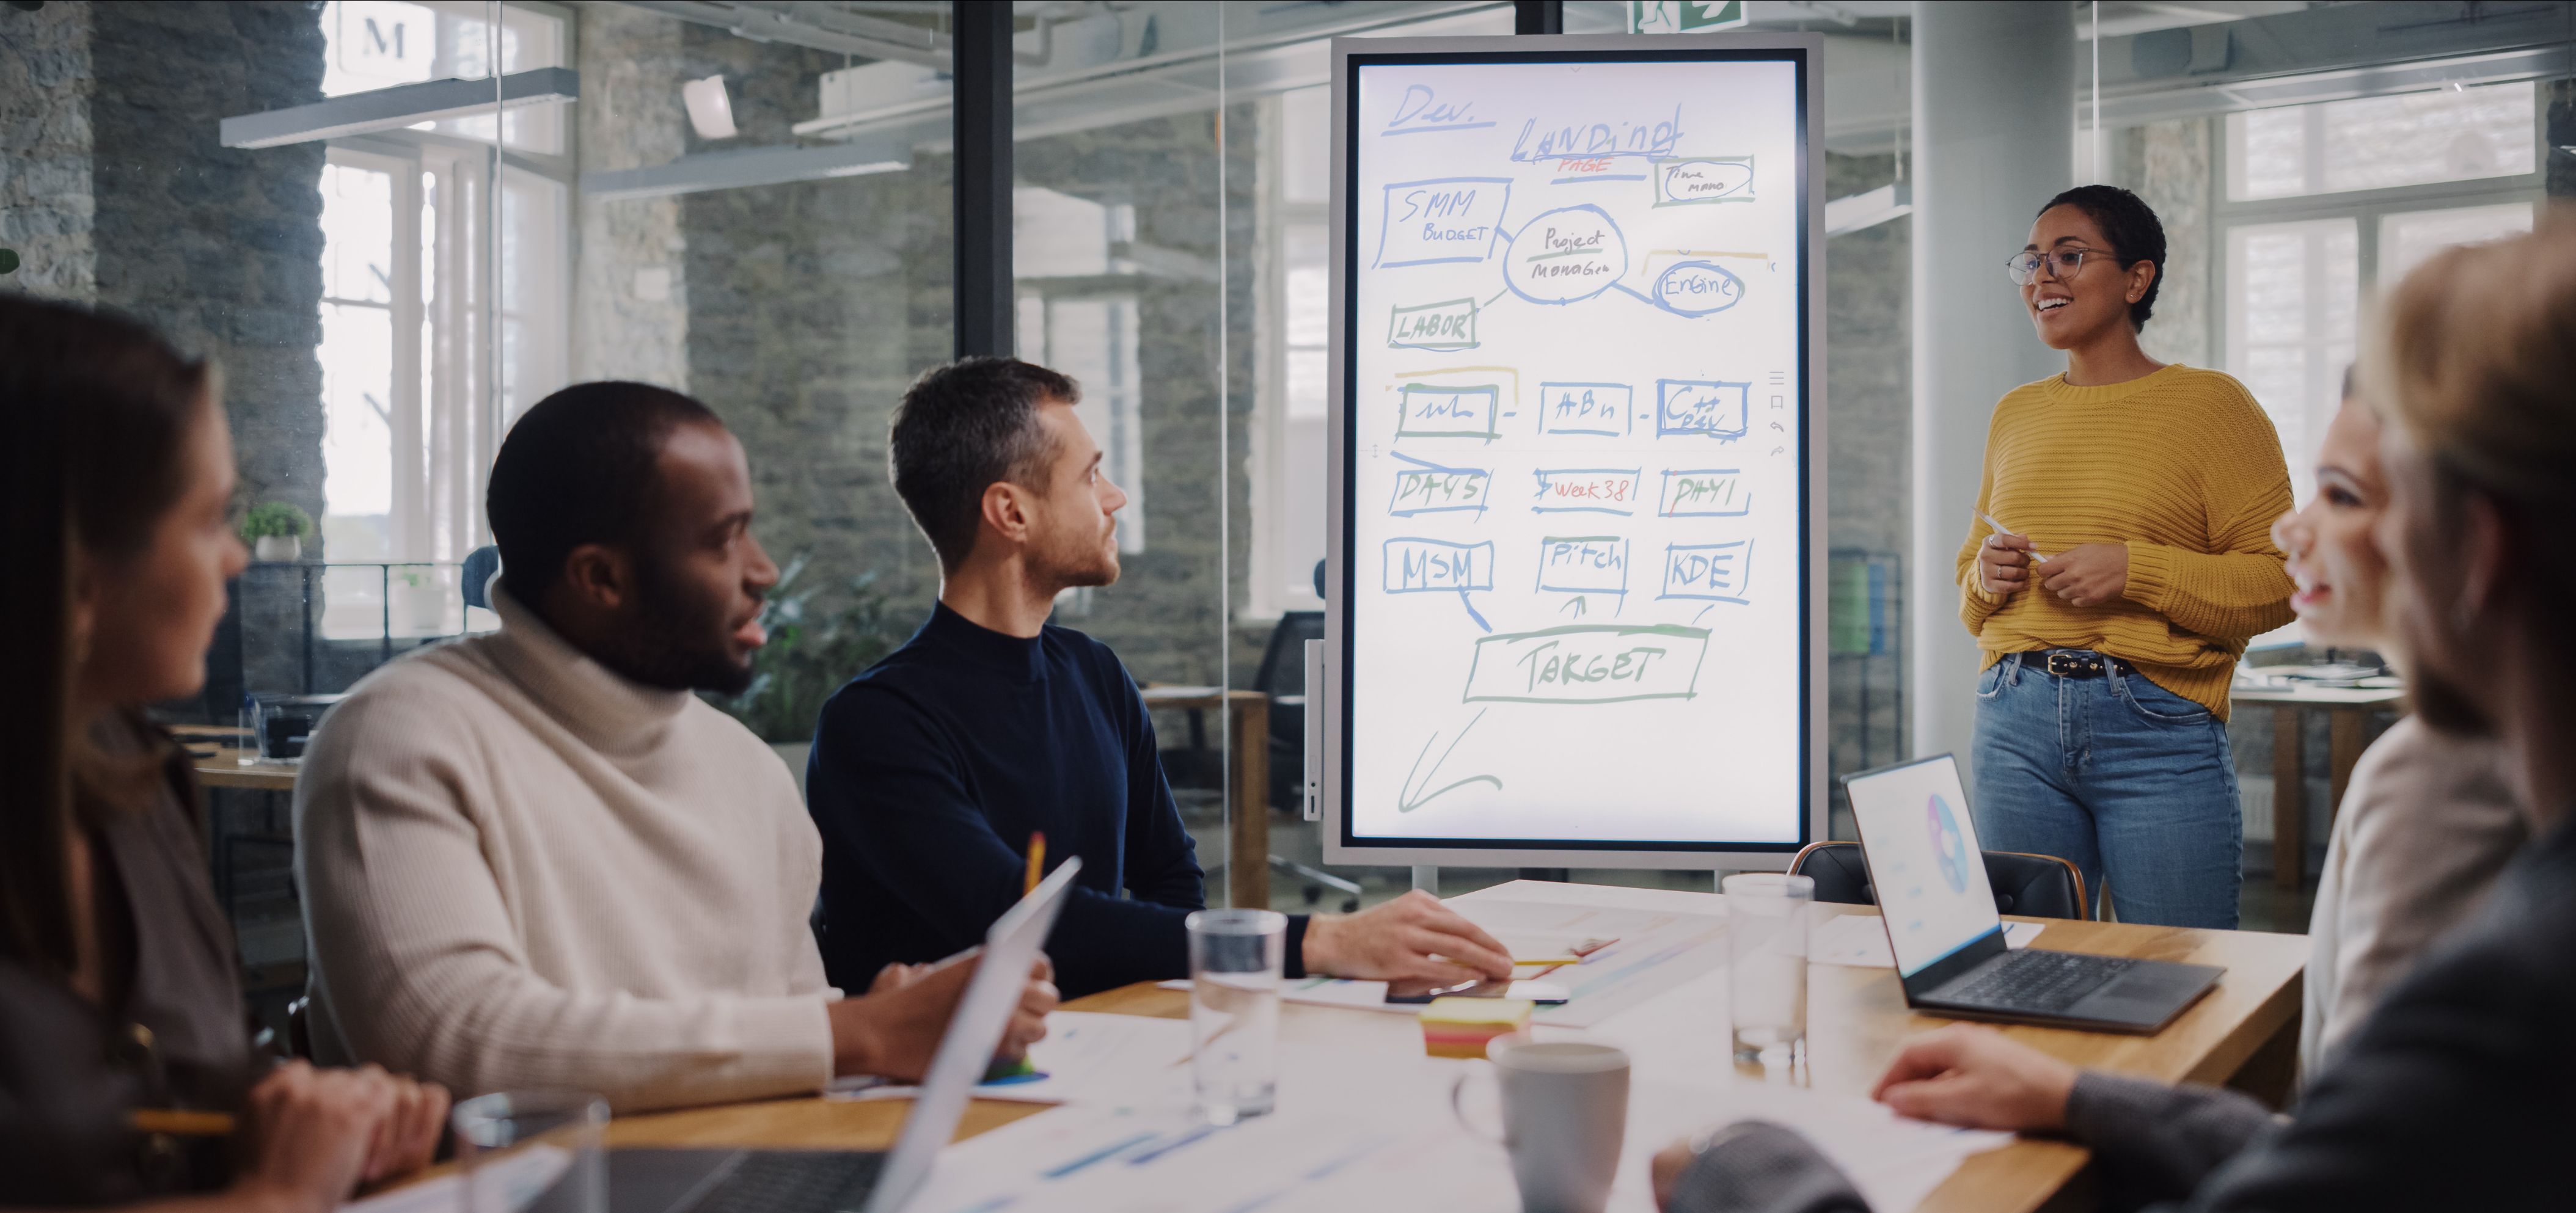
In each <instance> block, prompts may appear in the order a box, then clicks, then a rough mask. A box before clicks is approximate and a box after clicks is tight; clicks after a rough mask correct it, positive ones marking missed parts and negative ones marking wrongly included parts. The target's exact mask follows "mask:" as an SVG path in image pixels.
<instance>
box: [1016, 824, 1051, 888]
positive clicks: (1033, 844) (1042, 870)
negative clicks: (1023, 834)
mask: <svg viewBox="0 0 2576 1213" xmlns="http://www.w3.org/2000/svg"><path fill="white" fill-rule="evenodd" d="M1044 875H1046V831H1044V830H1031V831H1029V878H1028V882H1027V883H1026V884H1024V885H1022V886H1021V887H1020V896H1022V897H1026V896H1028V895H1029V894H1031V893H1035V892H1037V891H1038V878H1039V877H1041V876H1044Z"/></svg>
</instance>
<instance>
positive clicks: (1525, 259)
mask: <svg viewBox="0 0 2576 1213" xmlns="http://www.w3.org/2000/svg"><path fill="white" fill-rule="evenodd" d="M1823 49H1824V47H1823V39H1822V38H1821V37H1820V36H1819V35H1815V34H1794V35H1707V36H1701V37H1694V38H1660V37H1620V36H1577V37H1566V36H1516V37H1511V38H1341V39H1335V40H1334V42H1333V45H1332V57H1333V73H1332V81H1333V85H1332V94H1333V96H1332V113H1333V125H1332V130H1333V155H1332V167H1331V188H1330V191H1329V193H1328V196H1329V197H1330V198H1331V199H1333V203H1332V211H1331V225H1330V256H1329V258H1328V264H1329V265H1330V266H1331V272H1330V273H1329V275H1328V279H1327V292H1326V293H1327V302H1328V305H1329V307H1328V314H1329V315H1330V316H1331V317H1332V318H1333V325H1332V329H1331V340H1330V342H1329V345H1328V350H1327V358H1326V376H1325V379H1326V385H1327V397H1328V400H1327V416H1328V418H1329V419H1330V425H1329V427H1328V431H1329V434H1330V438H1329V441H1328V442H1327V445H1326V464H1327V469H1328V472H1329V476H1328V484H1327V490H1328V491H1327V495H1326V515H1327V559H1326V561H1325V578H1324V580H1325V585H1324V598H1325V602H1326V612H1325V620H1324V644H1323V646H1322V649H1323V656H1324V662H1323V667H1324V668H1323V669H1322V671H1321V673H1322V674H1323V677H1322V678H1321V679H1320V682H1321V684H1322V690H1321V692H1320V693H1319V692H1317V691H1316V690H1315V689H1314V687H1315V684H1316V682H1317V681H1319V680H1317V679H1315V678H1314V677H1313V676H1312V675H1311V674H1310V677H1309V698H1308V704H1307V707H1308V715H1309V718H1310V719H1316V720H1318V722H1319V723H1320V724H1321V726H1322V728H1321V736H1320V739H1319V740H1320V742H1321V744H1320V745H1310V746H1309V753H1310V754H1315V755H1318V756H1319V757H1320V760H1321V762H1320V767H1319V768H1318V769H1317V770H1316V771H1315V772H1314V774H1315V775H1317V776H1318V777H1319V778H1318V782H1319V783H1320V785H1321V786H1320V788H1319V789H1318V791H1319V792H1320V796H1319V797H1317V799H1319V800H1320V801H1321V804H1320V806H1319V808H1320V810H1321V817H1322V821H1321V823H1320V824H1321V825H1322V826H1323V835H1324V839H1323V841H1324V861H1325V862H1326V863H1328V864H1376V865H1385V866H1390V867H1392V866H1398V865H1404V866H1410V867H1412V868H1413V883H1414V887H1416V888H1426V889H1427V888H1431V887H1433V886H1434V885H1436V883H1437V876H1438V871H1437V865H1452V864H1454V865H1456V866H1461V867H1473V868H1503V869H1512V868H1528V867H1533V866H1537V867H1546V868H1572V867H1582V868H1587V869H1589V868H1655V869H1668V870H1669V869H1699V868H1708V869H1710V870H1719V869H1723V870H1729V871H1739V870H1755V869H1761V870H1771V871H1778V870H1780V869H1781V868H1784V867H1786V866H1787V865H1788V863H1789V861H1790V859H1791V858H1792V857H1793V856H1794V855H1795V854H1796V853H1797V851H1798V850H1799V848H1800V847H1802V846H1804V845H1806V844H1807V843H1810V842H1813V841H1814V840H1816V839H1819V838H1822V837H1824V836H1825V834H1826V825H1827V820H1826V806H1827V804H1828V803H1829V795H1828V790H1827V783H1826V761H1825V748H1826V741H1827V737H1828V728H1827V724H1828V722H1827V719H1826V702H1827V698H1828V696H1827V692H1826V688H1827V678H1826V672H1827V671H1826V660H1825V650H1826V645H1825V641H1824V637H1825V634H1826V610H1825V603H1826V599H1827V588H1828V587H1827V584H1826V572H1827V567H1828V560H1827V552H1826V547H1825V536H1826V526H1825V519H1826V495H1825V475H1824V473H1825V460H1824V451H1825V447H1826V443H1825V418H1826V407H1825V406H1826V401H1825V390H1824V389H1825V340H1824V338H1825V317H1824V285H1825V284H1824V262H1825V258H1824V201H1823V192H1824V191H1823V177H1824V172H1823V166H1824V148H1823V141H1822V131H1823V123H1822V122H1821V113H1820V111H1821V100H1822V92H1823V89H1822V80H1821V72H1820V71H1819V68H1820V66H1821V58H1822V52H1823ZM1739 305H1740V306H1739ZM1632 573H1633V575H1632Z"/></svg>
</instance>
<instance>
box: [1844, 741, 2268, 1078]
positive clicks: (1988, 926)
mask: <svg viewBox="0 0 2576 1213" xmlns="http://www.w3.org/2000/svg"><path fill="white" fill-rule="evenodd" d="M1843 790H1844V792H1845V793H1846V794H1848V795H1849V797H1850V799H1851V807H1852V817H1853V818H1854V820H1856V821H1858V822H1859V823H1860V850H1861V858H1862V859H1863V860H1864V861H1865V862H1867V863H1868V865H1869V880H1870V884H1871V885H1872V886H1873V887H1875V888H1876V889H1877V890H1878V912H1879V917H1880V919H1881V921H1883V922H1884V923H1885V924H1886V927H1887V945H1888V948H1889V950H1890V951H1892V952H1894V953H1895V954H1896V975H1897V977H1898V979H1899V980H1901V981H1902V982H1903V983H1904V985H1905V1005H1907V1006H1909V1007H1912V1008H1914V1009H1916V1010H1918V1011H1931V1012H1935V1013H1937V1014H1942V1015H1950V1016H1955V1017H1958V1018H1961V1019H1996V1020H2004V1021H2008V1022H2013V1023H2036V1024H2048V1025H2051V1026H2055V1027H2073V1028H2091V1029H2096V1030H2102V1031H2111V1032H2153V1031H2156V1030H2157V1029H2160V1028H2162V1027H2164V1026H2165V1025H2166V1024H2168V1023H2171V1022H2173V1018H2174V1016H2177V1015H2180V1014H2182V1012H2183V1008H2185V1007H2188V1006H2190V1005H2191V1004H2192V1003H2194V1002H2196V1001H2198V1000H2199V999H2200V996H2201V995H2203V994H2206V993H2208V992H2209V989H2210V987H2211V986H2213V985H2216V984H2217V982H2218V977H2219V974H2221V973H2224V972H2226V970H2224V969H2220V968H2216V967H2213V966H2210V965H2188V964H2175V963H2173V962H2171V961H2163V960H2136V959H2132V958H2129V957H2125V956H2093V955H2087V954H2084V953H2080V952H2055V951H2048V950H2044V949H2040V948H2025V949H2021V950H2019V951H2015V950H2013V949H2010V948H2007V947H2006V946H2004V922H2003V918H2002V916H2001V915H1999V914H1997V913H1995V894H1994V890H1993V889H1992V888H1990V887H1988V885H1987V884H1986V864H1985V859H1984V858H1983V852H1982V850H1981V848H1979V847H1978V845H1977V824H1976V822H1975V821H1974V820H1972V819H1971V818H1970V817H1969V816H1968V796H1967V792H1966V791H1965V790H1964V789H1962V788H1961V787H1960V786H1959V764H1958V763H1957V762H1955V761H1953V760H1952V759H1951V757H1950V756H1949V755H1947V754H1943V755H1941V756H1939V757H1937V758H1924V759H1920V760H1917V761H1914V762H1909V763H1903V764H1901V765H1898V766H1892V767H1881V768H1879V769H1877V770H1875V771H1862V772H1860V773H1859V774H1856V775H1846V776H1844V777H1843Z"/></svg>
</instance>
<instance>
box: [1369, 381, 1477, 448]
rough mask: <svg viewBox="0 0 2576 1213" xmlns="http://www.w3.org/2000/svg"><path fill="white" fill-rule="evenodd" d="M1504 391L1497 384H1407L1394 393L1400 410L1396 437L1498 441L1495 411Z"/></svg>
mask: <svg viewBox="0 0 2576 1213" xmlns="http://www.w3.org/2000/svg"><path fill="white" fill-rule="evenodd" d="M1502 396H1503V389H1502V387H1501V385H1499V384H1492V383H1479V384H1470V385H1466V386H1454V385H1449V384H1437V383H1408V384H1405V385H1404V386H1403V387H1401V388H1398V389H1397V390H1396V393H1395V399H1396V404H1397V406H1398V407H1399V408H1401V409H1402V410H1403V412H1402V414H1401V415H1400V416H1399V417H1397V419H1396V423H1395V436H1396V437H1398V438H1487V439H1491V438H1498V437H1501V436H1502V435H1501V433H1500V432H1499V431H1497V430H1496V429H1495V428H1494V412H1495V409H1496V407H1497V405H1499V404H1500V402H1501V400H1502Z"/></svg>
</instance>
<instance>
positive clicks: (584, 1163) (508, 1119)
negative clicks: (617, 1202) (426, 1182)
mask: <svg viewBox="0 0 2576 1213" xmlns="http://www.w3.org/2000/svg"><path fill="white" fill-rule="evenodd" d="M448 1124H449V1127H450V1128H453V1129H454V1130H456V1160H457V1162H458V1163H459V1164H461V1165H462V1167H463V1170H464V1172H465V1175H464V1178H465V1185H464V1188H463V1189H462V1191H463V1199H462V1200H461V1201H460V1202H459V1204H460V1209H459V1213H608V1167H607V1160H606V1157H605V1156H604V1155H603V1154H601V1152H600V1146H601V1142H602V1140H603V1139H604V1138H605V1137H606V1136H607V1131H608V1101H607V1100H605V1099H602V1098H600V1097H599V1096H597V1095H592V1094H590V1093H588V1092H584V1091H496V1092H493V1093H492V1094H490V1095H478V1096H476V1097H474V1098H472V1099H469V1100H465V1101H464V1102H462V1103H459V1104H457V1105H456V1108H455V1110H453V1111H452V1112H450V1113H449V1114H448Z"/></svg>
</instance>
